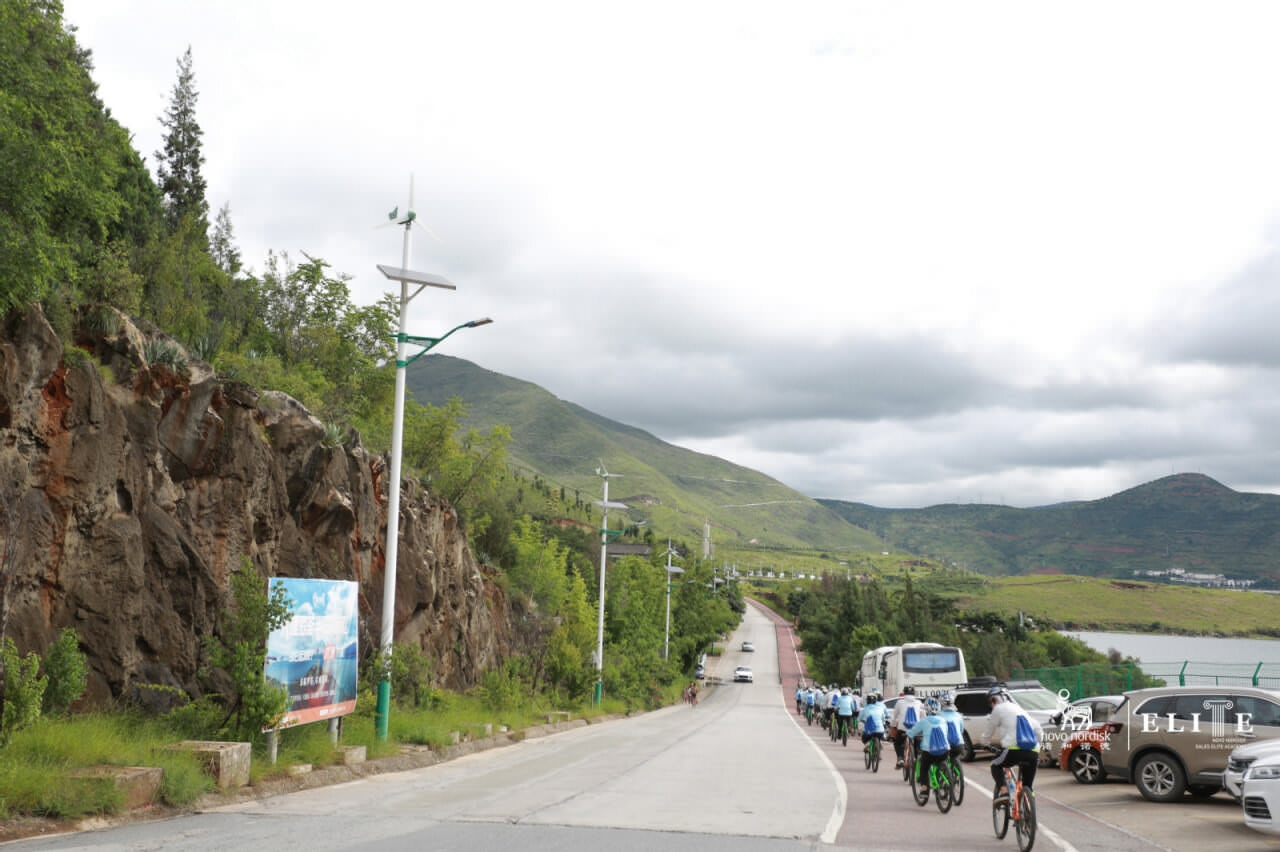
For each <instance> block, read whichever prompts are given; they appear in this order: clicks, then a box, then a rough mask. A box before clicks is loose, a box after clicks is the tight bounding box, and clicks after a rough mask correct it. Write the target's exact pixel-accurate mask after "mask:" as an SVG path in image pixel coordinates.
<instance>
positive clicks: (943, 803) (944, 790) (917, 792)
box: [911, 760, 954, 814]
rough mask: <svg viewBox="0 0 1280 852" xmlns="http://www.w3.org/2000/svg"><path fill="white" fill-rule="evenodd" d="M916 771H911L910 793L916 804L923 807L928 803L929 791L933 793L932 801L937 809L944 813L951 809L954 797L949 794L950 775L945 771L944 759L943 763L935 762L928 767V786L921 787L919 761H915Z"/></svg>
mask: <svg viewBox="0 0 1280 852" xmlns="http://www.w3.org/2000/svg"><path fill="white" fill-rule="evenodd" d="M915 767H916V772H914V773H913V776H914V777H913V780H912V782H911V795H912V796H913V797H914V798H915V800H916V804H917V805H919V806H920V807H922V808H923V807H924V806H925V805H927V804H928V803H929V793H933V794H934V795H933V798H934V801H935V802H936V803H937V805H938V810H939V811H940V812H942V813H944V814H945V813H946V812H947V811H949V810H951V805H952V804H953V802H954V799H953V798H952V795H951V775H950V773H949V772H948V771H947V767H946V763H945V761H944V762H943V763H935V764H933V765H932V766H930V767H929V786H928V787H922V786H921V784H920V778H919V774H920V772H919V769H920V761H919V760H916V762H915Z"/></svg>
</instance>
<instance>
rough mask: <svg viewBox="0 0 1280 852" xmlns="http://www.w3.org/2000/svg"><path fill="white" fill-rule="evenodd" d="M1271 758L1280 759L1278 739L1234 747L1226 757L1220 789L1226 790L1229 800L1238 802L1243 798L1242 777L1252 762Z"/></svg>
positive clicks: (1279, 740)
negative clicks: (1225, 766)
mask: <svg viewBox="0 0 1280 852" xmlns="http://www.w3.org/2000/svg"><path fill="white" fill-rule="evenodd" d="M1273 757H1280V738H1276V739H1270V740H1259V741H1257V742H1252V743H1245V744H1244V745H1242V746H1236V747H1235V749H1233V750H1232V752H1231V754H1230V755H1229V756H1228V757H1227V769H1226V771H1225V772H1223V773H1222V789H1224V790H1226V791H1227V793H1229V794H1230V795H1231V798H1233V799H1235V800H1236V801H1237V802H1238V801H1240V798H1241V796H1243V793H1242V792H1241V790H1242V788H1243V786H1244V776H1245V773H1246V772H1248V771H1249V767H1250V766H1252V765H1253V763H1254V761H1257V760H1265V759H1268V758H1273Z"/></svg>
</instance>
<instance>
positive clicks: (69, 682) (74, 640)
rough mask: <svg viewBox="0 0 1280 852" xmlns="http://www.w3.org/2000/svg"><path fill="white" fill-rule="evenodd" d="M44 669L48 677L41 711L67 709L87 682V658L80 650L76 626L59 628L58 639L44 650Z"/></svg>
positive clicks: (60, 711) (56, 712) (48, 711)
mask: <svg viewBox="0 0 1280 852" xmlns="http://www.w3.org/2000/svg"><path fill="white" fill-rule="evenodd" d="M44 672H45V676H46V677H47V678H48V680H49V685H48V687H47V688H46V689H45V691H44V702H43V708H44V712H45V713H47V714H61V713H66V712H67V711H68V710H70V709H71V705H72V704H74V703H75V702H76V701H78V700H79V699H80V696H82V695H84V689H85V686H86V685H87V684H88V682H89V664H88V659H87V657H86V656H85V655H84V654H83V653H82V652H81V651H80V637H79V636H77V635H76V632H75V630H73V629H71V628H70V627H64V628H62V632H61V633H59V634H58V639H57V641H55V642H54V643H53V644H52V645H50V646H49V650H48V651H46V652H45V655H44Z"/></svg>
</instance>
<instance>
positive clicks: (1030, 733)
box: [1017, 713, 1040, 750]
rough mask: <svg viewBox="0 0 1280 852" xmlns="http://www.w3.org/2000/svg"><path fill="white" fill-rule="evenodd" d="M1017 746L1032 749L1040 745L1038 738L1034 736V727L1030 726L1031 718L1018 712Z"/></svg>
mask: <svg viewBox="0 0 1280 852" xmlns="http://www.w3.org/2000/svg"><path fill="white" fill-rule="evenodd" d="M1017 737H1018V748H1021V749H1028V750H1034V749H1037V748H1039V747H1040V740H1039V739H1038V738H1037V737H1036V729H1035V728H1033V727H1032V726H1031V720H1030V719H1028V718H1027V717H1026V714H1024V713H1019V714H1018V728H1017Z"/></svg>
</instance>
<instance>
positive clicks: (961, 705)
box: [956, 692, 991, 716]
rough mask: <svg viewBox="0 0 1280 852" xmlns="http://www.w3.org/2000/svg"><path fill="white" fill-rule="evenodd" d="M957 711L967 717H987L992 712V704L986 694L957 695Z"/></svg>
mask: <svg viewBox="0 0 1280 852" xmlns="http://www.w3.org/2000/svg"><path fill="white" fill-rule="evenodd" d="M956 709H957V710H959V711H960V712H961V713H963V714H964V715H966V716H986V715H987V714H989V713H990V712H991V702H990V701H988V700H987V694H986V693H985V692H979V693H971V694H969V695H957V696H956Z"/></svg>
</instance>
